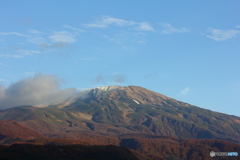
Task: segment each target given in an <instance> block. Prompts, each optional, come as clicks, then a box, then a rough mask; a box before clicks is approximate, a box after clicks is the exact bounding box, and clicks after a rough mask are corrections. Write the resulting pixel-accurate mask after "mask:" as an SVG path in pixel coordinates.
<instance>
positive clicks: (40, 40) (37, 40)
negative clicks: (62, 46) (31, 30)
mask: <svg viewBox="0 0 240 160" xmlns="http://www.w3.org/2000/svg"><path fill="white" fill-rule="evenodd" d="M27 41H28V42H30V43H34V44H41V43H44V42H45V40H44V38H42V37H31V38H28V40H27Z"/></svg>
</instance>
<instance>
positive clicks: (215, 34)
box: [206, 29, 240, 41]
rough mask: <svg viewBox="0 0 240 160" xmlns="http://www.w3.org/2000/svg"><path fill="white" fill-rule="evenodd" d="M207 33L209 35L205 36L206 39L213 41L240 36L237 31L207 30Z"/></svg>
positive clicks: (239, 32)
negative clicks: (209, 33)
mask: <svg viewBox="0 0 240 160" xmlns="http://www.w3.org/2000/svg"><path fill="white" fill-rule="evenodd" d="M208 31H209V32H211V35H206V37H208V38H211V39H213V40H215V41H225V40H228V39H231V38H234V37H236V36H237V35H238V34H240V31H238V30H220V29H209V30H208Z"/></svg>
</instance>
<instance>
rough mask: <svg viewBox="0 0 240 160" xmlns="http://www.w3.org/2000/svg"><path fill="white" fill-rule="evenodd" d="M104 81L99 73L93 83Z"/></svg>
mask: <svg viewBox="0 0 240 160" xmlns="http://www.w3.org/2000/svg"><path fill="white" fill-rule="evenodd" d="M104 79H105V77H104V76H103V74H102V73H100V74H99V75H97V77H96V78H94V82H103V81H104Z"/></svg>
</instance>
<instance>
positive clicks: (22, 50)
mask: <svg viewBox="0 0 240 160" xmlns="http://www.w3.org/2000/svg"><path fill="white" fill-rule="evenodd" d="M17 52H19V53H20V54H22V55H26V56H29V55H33V54H35V53H41V52H40V51H34V50H25V49H18V50H17Z"/></svg>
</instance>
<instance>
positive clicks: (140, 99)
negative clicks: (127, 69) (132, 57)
mask: <svg viewBox="0 0 240 160" xmlns="http://www.w3.org/2000/svg"><path fill="white" fill-rule="evenodd" d="M0 119H1V120H3V119H13V120H15V121H19V122H24V125H25V126H27V127H31V128H32V129H35V130H37V131H39V132H40V133H42V134H44V135H46V136H54V135H55V136H58V137H62V136H63V135H64V136H67V134H68V135H69V136H70V135H71V136H74V135H73V134H75V133H77V132H91V133H94V134H95V133H96V134H100V135H107V136H109V135H111V136H117V135H122V134H135V133H142V134H151V135H161V136H172V137H176V138H192V139H199V138H208V139H225V140H229V141H232V142H237V143H239V142H240V118H239V117H236V116H231V115H227V114H222V113H218V112H213V111H210V110H206V109H202V108H199V107H196V106H193V105H190V104H187V103H183V102H180V101H177V100H175V99H172V98H169V97H167V96H164V95H162V94H159V93H156V92H153V91H150V90H147V89H145V88H142V87H138V86H128V87H120V86H107V87H98V88H93V89H89V90H85V91H83V92H80V93H78V95H76V96H75V98H73V99H69V100H67V101H66V102H62V103H59V104H55V105H49V106H47V107H45V108H36V107H33V106H22V107H16V108H11V109H7V110H2V111H0ZM71 136H70V137H71Z"/></svg>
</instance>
